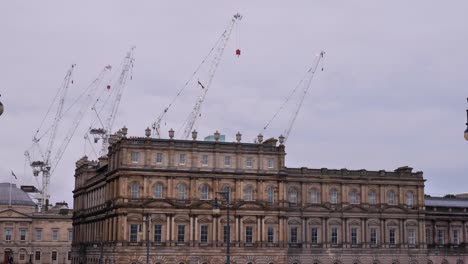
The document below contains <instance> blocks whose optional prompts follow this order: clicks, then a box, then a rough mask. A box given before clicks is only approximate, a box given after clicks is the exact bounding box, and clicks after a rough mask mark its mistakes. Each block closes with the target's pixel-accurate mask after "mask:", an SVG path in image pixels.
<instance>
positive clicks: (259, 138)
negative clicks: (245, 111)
mask: <svg viewBox="0 0 468 264" xmlns="http://www.w3.org/2000/svg"><path fill="white" fill-rule="evenodd" d="M257 141H258V143H262V142H263V135H262V133H260V134H258V136H257Z"/></svg>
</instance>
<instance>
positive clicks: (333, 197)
mask: <svg viewBox="0 0 468 264" xmlns="http://www.w3.org/2000/svg"><path fill="white" fill-rule="evenodd" d="M330 203H332V204H337V203H338V191H337V190H335V189H332V190H331V191H330Z"/></svg>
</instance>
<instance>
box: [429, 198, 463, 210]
mask: <svg viewBox="0 0 468 264" xmlns="http://www.w3.org/2000/svg"><path fill="white" fill-rule="evenodd" d="M424 204H425V205H426V206H432V207H465V208H468V199H463V198H443V197H426V198H425V202H424Z"/></svg>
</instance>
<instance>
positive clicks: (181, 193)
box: [177, 184, 186, 200]
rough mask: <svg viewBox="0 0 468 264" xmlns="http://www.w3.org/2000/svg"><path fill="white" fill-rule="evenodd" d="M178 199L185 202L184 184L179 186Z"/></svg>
mask: <svg viewBox="0 0 468 264" xmlns="http://www.w3.org/2000/svg"><path fill="white" fill-rule="evenodd" d="M177 189H178V190H177V191H178V192H177V199H179V200H185V190H186V188H185V185H184V184H179V187H178V188H177Z"/></svg>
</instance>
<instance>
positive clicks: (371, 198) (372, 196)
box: [369, 191, 376, 205]
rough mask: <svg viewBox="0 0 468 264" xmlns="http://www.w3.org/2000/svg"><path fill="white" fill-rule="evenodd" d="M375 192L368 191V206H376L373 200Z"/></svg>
mask: <svg viewBox="0 0 468 264" xmlns="http://www.w3.org/2000/svg"><path fill="white" fill-rule="evenodd" d="M375 198H376V197H375V192H374V191H370V192H369V204H370V205H375V204H376V199H375Z"/></svg>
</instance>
